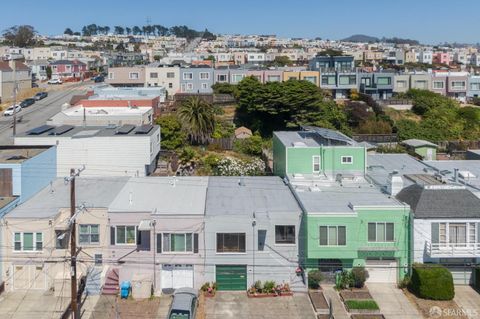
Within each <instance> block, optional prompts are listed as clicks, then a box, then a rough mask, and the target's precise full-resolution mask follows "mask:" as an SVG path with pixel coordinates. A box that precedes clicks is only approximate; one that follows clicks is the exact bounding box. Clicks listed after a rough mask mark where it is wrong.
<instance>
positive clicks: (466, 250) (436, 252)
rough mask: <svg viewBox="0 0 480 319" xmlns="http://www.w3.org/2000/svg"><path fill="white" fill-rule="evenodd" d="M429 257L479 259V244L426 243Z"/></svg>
mask: <svg viewBox="0 0 480 319" xmlns="http://www.w3.org/2000/svg"><path fill="white" fill-rule="evenodd" d="M426 250H427V254H428V255H429V256H430V257H466V258H469V257H470V258H473V257H480V243H435V244H432V243H431V242H427V243H426Z"/></svg>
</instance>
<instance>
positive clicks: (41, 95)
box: [33, 92, 48, 101]
mask: <svg viewBox="0 0 480 319" xmlns="http://www.w3.org/2000/svg"><path fill="white" fill-rule="evenodd" d="M47 96H48V93H47V92H38V93H37V94H35V96H34V97H33V98H34V99H35V100H36V101H40V100H43V99H44V98H46V97H47Z"/></svg>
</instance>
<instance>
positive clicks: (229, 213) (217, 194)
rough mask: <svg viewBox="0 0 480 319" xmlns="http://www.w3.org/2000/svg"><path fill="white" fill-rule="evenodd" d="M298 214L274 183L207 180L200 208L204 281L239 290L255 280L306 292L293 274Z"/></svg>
mask: <svg viewBox="0 0 480 319" xmlns="http://www.w3.org/2000/svg"><path fill="white" fill-rule="evenodd" d="M301 216H302V211H301V209H300V207H299V205H298V204H297V201H296V200H295V198H294V196H293V194H292V193H291V191H290V189H289V187H288V185H286V184H285V183H284V182H283V181H282V179H280V178H279V177H210V178H209V181H208V190H207V202H206V206H205V245H206V247H207V249H206V251H205V281H209V282H212V281H215V282H216V283H217V287H218V289H219V290H243V291H245V290H246V289H247V288H248V287H249V286H251V285H253V284H254V283H255V282H256V281H257V280H261V281H263V282H264V281H266V280H274V281H275V282H276V283H277V284H281V283H286V284H289V285H290V287H291V288H292V289H294V290H303V291H305V290H306V285H305V282H304V281H303V279H302V277H301V276H298V275H297V274H296V269H297V268H298V267H299V255H300V254H301V249H302V243H301V242H302V237H303V235H301V234H302V225H301V221H302V218H301Z"/></svg>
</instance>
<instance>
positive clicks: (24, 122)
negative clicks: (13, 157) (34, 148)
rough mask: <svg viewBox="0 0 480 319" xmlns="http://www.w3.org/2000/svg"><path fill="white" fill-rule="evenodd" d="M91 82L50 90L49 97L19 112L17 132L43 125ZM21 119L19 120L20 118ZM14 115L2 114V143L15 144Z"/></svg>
mask: <svg viewBox="0 0 480 319" xmlns="http://www.w3.org/2000/svg"><path fill="white" fill-rule="evenodd" d="M91 84H92V83H91V82H84V83H76V84H69V85H62V86H61V87H57V88H55V90H52V91H49V92H48V97H46V98H45V99H43V100H40V101H36V102H35V104H33V105H30V106H29V107H27V108H24V109H22V111H20V112H19V113H17V134H19V133H24V132H26V131H28V130H31V129H33V128H35V127H38V126H40V125H43V124H45V123H46V121H47V120H48V119H49V118H51V117H52V116H53V115H55V114H57V113H58V112H60V111H61V109H62V104H64V103H68V102H69V101H70V99H71V98H72V96H73V95H78V94H82V93H85V92H86V89H87V88H88V86H90V85H91ZM19 119H21V121H20V122H19V121H18V120H19ZM12 126H13V117H12V116H8V117H7V116H3V114H2V115H0V145H11V144H13V129H12Z"/></svg>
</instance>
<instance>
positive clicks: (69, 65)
mask: <svg viewBox="0 0 480 319" xmlns="http://www.w3.org/2000/svg"><path fill="white" fill-rule="evenodd" d="M50 67H51V68H52V78H54V79H55V78H58V79H71V78H73V79H83V78H84V76H85V73H86V72H87V71H88V68H87V65H86V64H85V63H83V62H81V61H79V60H57V61H53V62H51V63H50Z"/></svg>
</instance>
